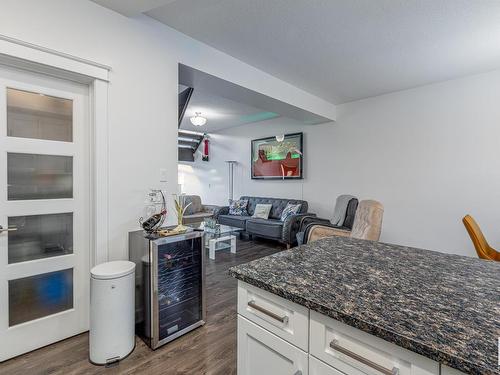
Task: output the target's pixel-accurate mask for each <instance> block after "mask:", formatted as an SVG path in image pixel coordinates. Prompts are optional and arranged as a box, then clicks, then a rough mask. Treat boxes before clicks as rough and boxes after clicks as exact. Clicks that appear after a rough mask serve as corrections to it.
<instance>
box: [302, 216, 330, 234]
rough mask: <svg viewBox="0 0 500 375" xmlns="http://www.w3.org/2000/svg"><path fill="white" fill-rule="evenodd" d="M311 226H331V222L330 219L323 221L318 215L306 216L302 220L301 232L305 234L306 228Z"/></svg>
mask: <svg viewBox="0 0 500 375" xmlns="http://www.w3.org/2000/svg"><path fill="white" fill-rule="evenodd" d="M311 224H325V225H330V224H331V221H330V220H329V219H323V218H320V217H317V216H316V215H312V216H304V217H302V218H301V219H300V226H299V232H304V231H305V228H306V227H307V226H308V225H311Z"/></svg>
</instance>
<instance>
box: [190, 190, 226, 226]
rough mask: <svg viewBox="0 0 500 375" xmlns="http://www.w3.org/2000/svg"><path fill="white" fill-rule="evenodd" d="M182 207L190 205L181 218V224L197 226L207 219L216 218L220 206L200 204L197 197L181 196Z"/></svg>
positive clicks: (199, 199)
mask: <svg viewBox="0 0 500 375" xmlns="http://www.w3.org/2000/svg"><path fill="white" fill-rule="evenodd" d="M181 197H182V200H183V202H184V207H185V206H186V205H188V204H189V203H191V204H190V205H189V207H188V208H186V212H185V213H184V216H183V218H182V223H183V224H197V223H201V222H202V221H203V220H204V219H206V218H208V217H217V215H218V214H219V210H220V208H221V207H220V206H214V205H208V204H202V203H201V198H200V196H199V195H182V196H181Z"/></svg>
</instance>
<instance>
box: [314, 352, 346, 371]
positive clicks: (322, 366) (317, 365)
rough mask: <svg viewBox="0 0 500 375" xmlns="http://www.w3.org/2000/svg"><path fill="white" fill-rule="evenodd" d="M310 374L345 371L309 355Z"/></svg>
mask: <svg viewBox="0 0 500 375" xmlns="http://www.w3.org/2000/svg"><path fill="white" fill-rule="evenodd" d="M309 375H344V373H343V372H340V371H339V370H337V369H334V368H333V367H332V366H328V365H327V364H326V363H323V362H321V361H320V360H319V359H317V358H314V357H313V356H312V355H309Z"/></svg>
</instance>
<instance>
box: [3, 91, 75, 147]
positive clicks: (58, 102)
mask: <svg viewBox="0 0 500 375" xmlns="http://www.w3.org/2000/svg"><path fill="white" fill-rule="evenodd" d="M7 135H8V136H10V137H21V138H33V139H44V140H50V141H63V142H72V141H73V101H72V100H71V99H64V98H57V97H54V96H50V95H44V94H41V93H35V92H29V91H24V90H18V89H14V88H7Z"/></svg>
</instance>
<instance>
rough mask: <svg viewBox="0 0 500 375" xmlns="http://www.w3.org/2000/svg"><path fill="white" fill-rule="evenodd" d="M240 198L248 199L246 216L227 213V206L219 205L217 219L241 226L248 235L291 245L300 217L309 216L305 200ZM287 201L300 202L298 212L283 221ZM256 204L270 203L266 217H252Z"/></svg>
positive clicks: (294, 238)
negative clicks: (269, 209)
mask: <svg viewBox="0 0 500 375" xmlns="http://www.w3.org/2000/svg"><path fill="white" fill-rule="evenodd" d="M240 199H244V200H248V206H247V212H248V216H234V215H229V207H221V209H220V210H219V212H218V215H217V220H218V222H219V223H220V224H223V225H230V226H232V227H238V228H242V229H243V230H244V231H245V232H246V233H248V234H249V235H250V236H256V237H263V238H268V239H272V240H278V241H280V242H282V243H284V244H286V245H287V247H291V246H293V245H295V244H296V234H297V231H298V230H299V226H300V218H302V217H303V216H311V215H313V214H310V213H307V209H308V204H307V202H306V201H302V200H297V199H280V198H263V197H247V196H243V197H241V198H240ZM288 203H292V204H297V203H300V204H301V207H300V210H299V213H297V214H295V215H291V216H289V217H288V218H287V219H286V220H285V221H281V220H280V219H281V213H282V212H283V210H284V209H285V207H286V205H287V204H288ZM257 204H272V208H271V212H270V214H269V218H268V219H256V218H252V215H253V213H254V211H255V206H256V205H257Z"/></svg>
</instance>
